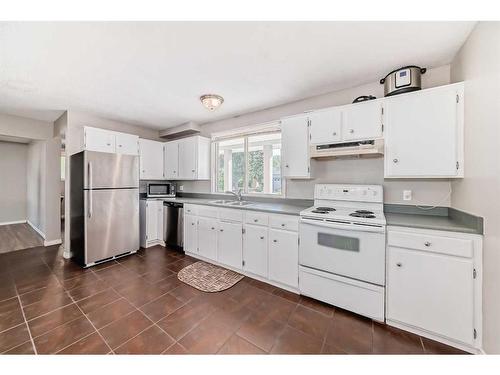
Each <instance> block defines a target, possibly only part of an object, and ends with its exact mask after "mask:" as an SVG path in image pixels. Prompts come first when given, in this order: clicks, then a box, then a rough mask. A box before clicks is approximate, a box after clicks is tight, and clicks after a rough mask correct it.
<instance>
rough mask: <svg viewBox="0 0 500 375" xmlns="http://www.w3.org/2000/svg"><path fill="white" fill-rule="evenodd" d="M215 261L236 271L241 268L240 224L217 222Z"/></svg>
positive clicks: (241, 243) (241, 241) (241, 242)
mask: <svg viewBox="0 0 500 375" xmlns="http://www.w3.org/2000/svg"><path fill="white" fill-rule="evenodd" d="M218 236H219V238H218V243H217V261H218V262H219V263H222V264H227V265H228V266H230V267H232V268H236V269H241V266H242V248H243V240H242V224H241V223H232V222H227V221H220V222H219V234H218Z"/></svg>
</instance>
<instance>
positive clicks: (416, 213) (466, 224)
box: [384, 205, 483, 234]
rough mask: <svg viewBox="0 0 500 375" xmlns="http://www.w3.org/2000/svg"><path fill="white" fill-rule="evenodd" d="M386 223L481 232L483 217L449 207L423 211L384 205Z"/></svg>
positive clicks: (452, 230) (472, 232) (408, 207)
mask: <svg viewBox="0 0 500 375" xmlns="http://www.w3.org/2000/svg"><path fill="white" fill-rule="evenodd" d="M384 211H385V219H386V222H387V225H391V226H399V227H409V228H421V229H434V230H443V231H449V232H461V233H471V234H483V218H481V217H478V216H474V215H471V214H468V213H466V212H463V211H459V210H456V209H453V208H449V207H436V208H435V209H433V210H428V211H423V210H419V209H418V208H416V207H415V206H404V205H385V207H384Z"/></svg>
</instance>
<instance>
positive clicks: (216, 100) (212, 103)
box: [200, 94, 224, 112]
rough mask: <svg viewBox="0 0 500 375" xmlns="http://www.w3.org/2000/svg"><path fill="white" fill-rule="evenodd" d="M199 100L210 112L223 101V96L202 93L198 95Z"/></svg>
mask: <svg viewBox="0 0 500 375" xmlns="http://www.w3.org/2000/svg"><path fill="white" fill-rule="evenodd" d="M200 100H201V103H202V104H203V106H204V107H205V108H206V109H208V110H209V111H210V112H212V111H215V110H216V109H217V108H219V107H220V105H221V104H222V103H224V98H223V97H222V96H220V95H216V94H206V95H202V96H200Z"/></svg>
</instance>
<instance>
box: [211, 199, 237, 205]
mask: <svg viewBox="0 0 500 375" xmlns="http://www.w3.org/2000/svg"><path fill="white" fill-rule="evenodd" d="M233 202H236V201H235V200H225V199H219V200H216V201H211V202H210V203H212V204H230V203H233Z"/></svg>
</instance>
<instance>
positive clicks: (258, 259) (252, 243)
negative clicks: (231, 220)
mask: <svg viewBox="0 0 500 375" xmlns="http://www.w3.org/2000/svg"><path fill="white" fill-rule="evenodd" d="M267 237H268V230H267V227H260V226H256V225H246V226H245V235H244V237H243V269H244V270H245V271H247V272H251V273H253V274H255V275H259V276H263V277H266V278H267V274H268V272H267V254H268V252H267Z"/></svg>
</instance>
